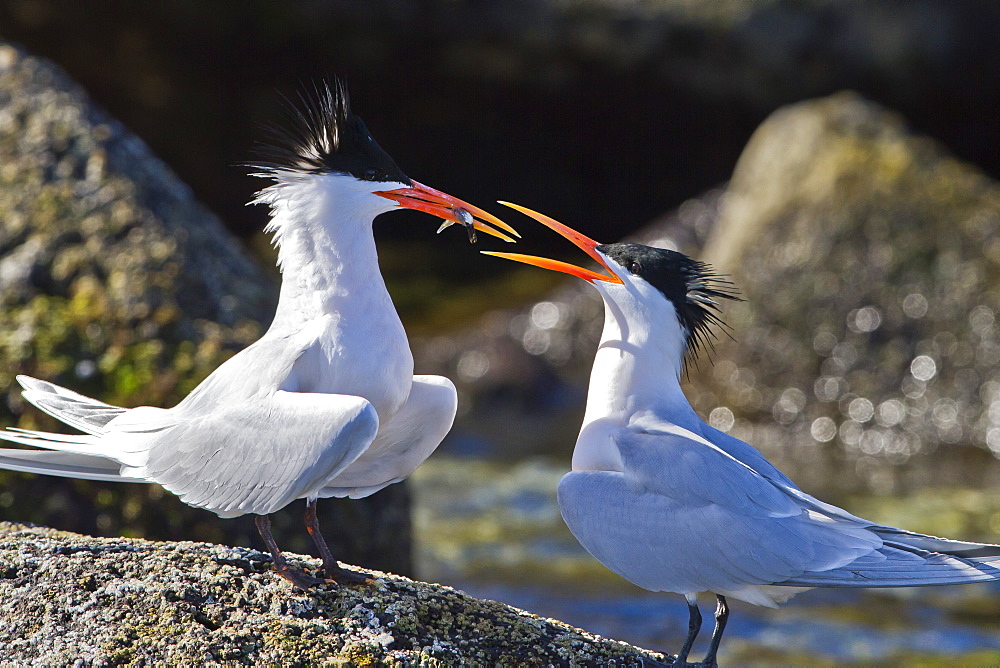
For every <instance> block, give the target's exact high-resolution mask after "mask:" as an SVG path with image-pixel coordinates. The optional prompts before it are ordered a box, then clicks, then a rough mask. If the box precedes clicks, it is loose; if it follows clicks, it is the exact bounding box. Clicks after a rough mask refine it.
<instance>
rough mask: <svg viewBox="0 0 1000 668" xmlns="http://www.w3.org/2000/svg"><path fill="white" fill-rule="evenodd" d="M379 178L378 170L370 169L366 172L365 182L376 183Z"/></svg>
mask: <svg viewBox="0 0 1000 668" xmlns="http://www.w3.org/2000/svg"><path fill="white" fill-rule="evenodd" d="M377 177H378V170H377V169H369V170H368V171H367V172H365V181H374V180H375V179H376V178H377Z"/></svg>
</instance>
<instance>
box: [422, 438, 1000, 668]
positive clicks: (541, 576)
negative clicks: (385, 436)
mask: <svg viewBox="0 0 1000 668" xmlns="http://www.w3.org/2000/svg"><path fill="white" fill-rule="evenodd" d="M564 472H565V471H564V468H563V467H561V466H560V465H558V464H557V463H555V462H551V461H547V460H530V461H525V462H521V463H515V464H509V463H492V462H485V461H482V460H470V459H459V458H454V457H447V456H436V457H432V458H431V459H430V460H429V461H428V462H426V463H425V464H424V465H423V466H422V467H421V468H420V469H419V470H418V471H417V473H416V474H415V475H414V476H413V478H412V480H413V483H414V496H415V505H414V510H415V522H416V535H417V568H418V575H419V577H421V578H422V579H427V580H430V581H436V582H441V583H444V584H448V585H452V586H455V587H458V588H460V589H463V590H465V591H466V592H468V593H470V594H472V595H474V596H479V597H484V598H491V599H494V600H499V601H503V602H506V603H510V604H512V605H515V606H517V607H520V608H523V609H526V610H529V611H531V612H535V613H537V614H539V615H542V616H545V617H554V618H557V619H561V620H563V621H565V622H568V623H570V624H573V625H575V626H578V627H580V628H584V629H586V630H588V631H592V632H595V633H599V634H601V635H604V636H608V637H613V638H618V639H621V640H625V641H628V642H631V643H634V644H636V645H639V646H642V647H646V648H650V649H656V650H661V651H668V652H676V651H677V649H678V648H679V647H680V644H681V642H682V640H683V637H684V635H685V633H686V629H687V606H686V605H685V604H684V600H683V598H681V597H680V596H676V595H671V594H653V593H650V592H646V591H644V590H642V589H639V588H637V587H633V586H632V585H630V584H628V583H627V582H624V581H623V580H621V579H620V578H618V577H617V576H615V575H614V574H612V573H610V572H609V571H607V570H605V569H604V568H603V567H601V566H600V565H599V564H597V562H596V561H594V560H593V559H592V558H591V557H590V556H589V555H588V554H587V553H586V552H585V551H584V550H583V549H582V548H581V547H580V546H579V544H578V543H577V542H576V540H575V539H574V538H573V536H572V535H571V534H570V533H569V532H568V530H567V529H566V528H565V526H564V525H563V523H562V520H561V518H560V516H559V510H558V507H557V505H556V499H555V489H556V484H557V482H558V480H559V478H560V477H561V476H562V475H563V473H564ZM896 501H897V502H898V499H897V500H896ZM869 505H870V501H869ZM987 510H989V509H987ZM878 519H879V521H887V520H886V518H885V517H884V516H883V517H879V518H878ZM904 519H905V518H904ZM713 605H714V601H713V599H712V597H710V596H705V598H704V599H703V602H702V611H703V614H704V616H705V619H706V622H705V627H704V629H703V637H702V638H701V639H700V640H701V642H699V643H698V645H696V649H695V652H694V653H693V654H692V658H697V657H698V656H700V654H699V653H700V652H703V651H704V648H705V643H706V642H707V638H708V636H709V635H710V631H711V629H710V626H711V625H710V620H711V612H712V607H713ZM732 608H733V614H732V616H731V618H730V623H729V627H728V628H727V631H726V641H725V642H724V643H723V651H722V653H721V654H720V660H721V661H722V663H724V664H725V663H730V664H731V663H734V662H736V663H745V662H753V661H759V662H769V661H780V662H783V663H786V664H788V663H793V664H800V665H807V664H816V663H835V664H844V663H863V662H882V663H899V662H905V663H912V662H928V661H930V662H937V661H941V662H942V663H948V664H950V665H955V663H956V662H957V663H960V664H962V665H972V664H979V665H989V664H1000V587H997V586H993V585H968V586H957V587H935V588H923V589H897V590H860V591H848V590H817V591H811V592H807V593H805V594H802V595H800V596H798V597H796V598H794V599H792V601H791V602H789V603H788V604H786V605H784V606H782V607H781V608H780V609H777V610H770V609H766V608H759V607H756V606H750V605H745V604H742V603H740V602H733V606H732Z"/></svg>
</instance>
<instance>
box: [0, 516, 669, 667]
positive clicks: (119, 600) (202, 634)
mask: <svg viewBox="0 0 1000 668" xmlns="http://www.w3.org/2000/svg"><path fill="white" fill-rule="evenodd" d="M291 561H292V563H293V564H296V565H298V566H300V567H301V566H305V567H309V568H318V567H319V566H320V563H319V561H318V560H312V559H308V558H305V557H298V556H295V555H291ZM367 572H368V573H369V574H370V575H371V576H372V579H373V582H371V583H369V584H365V585H359V586H352V587H336V586H322V587H317V588H314V589H312V590H310V591H302V590H299V589H296V588H294V587H292V586H291V585H290V584H289V583H288V582H286V581H285V580H283V579H281V578H280V577H278V576H277V575H275V574H274V572H273V571H272V570H271V564H270V557H269V556H267V555H265V554H263V553H260V552H257V551H254V550H250V549H246V548H233V547H224V546H221V545H212V544H207V543H190V542H183V543H175V542H167V543H156V542H151V541H147V540H139V539H127V538H111V539H105V538H90V537H87V536H81V535H78V534H73V533H67V532H63V531H56V530H53V529H48V528H44V527H35V526H28V525H23V524H12V523H0V647H3V648H4V649H3V651H2V654H3V659H4V661H8V662H11V661H12V662H15V663H21V664H28V663H31V664H37V665H95V666H109V665H122V664H140V665H163V664H168V665H194V664H197V665H220V664H225V665H233V664H252V665H262V664H271V665H339V666H374V665H421V666H456V665H491V666H492V665H536V666H569V665H603V666H655V665H667V661H668V657H665V656H664V655H662V654H658V653H654V652H649V651H647V650H643V649H640V648H638V647H633V646H631V645H627V644H625V643H622V642H618V641H615V640H607V639H604V638H601V637H598V636H594V635H591V634H589V633H586V632H584V631H580V630H579V629H575V628H572V627H570V626H568V625H566V624H563V623H562V622H558V621H555V620H550V619H542V618H539V617H538V616H537V615H533V614H531V613H529V612H525V611H523V610H518V609H516V608H512V607H510V606H507V605H504V604H502V603H495V602H493V601H484V600H478V599H474V598H472V597H470V596H467V595H466V594H464V593H462V592H461V591H457V590H455V589H452V588H450V587H445V586H441V585H435V584H427V583H423V582H414V581H413V580H409V579H407V578H404V577H400V576H398V575H391V574H388V573H380V572H378V571H370V570H369V571H367Z"/></svg>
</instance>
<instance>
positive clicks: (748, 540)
mask: <svg viewBox="0 0 1000 668" xmlns="http://www.w3.org/2000/svg"><path fill="white" fill-rule="evenodd" d="M616 441H617V444H618V446H619V450H620V453H621V456H622V461H623V462H624V471H622V472H615V471H574V472H572V473H569V474H567V475H566V476H565V477H564V478H563V480H562V482H561V483H560V485H559V505H560V509H561V510H562V513H563V517H564V519H565V520H566V524H567V525H568V526H569V528H570V530H571V531H572V532H573V533H574V535H576V536H577V538H578V539H579V540H580V542H581V543H582V544H583V545H584V547H586V548H587V549H588V551H590V552H591V554H593V555H594V556H595V557H596V558H597V559H598V560H600V561H601V562H602V563H604V564H605V565H606V566H608V567H609V568H611V570H613V571H615V572H617V573H618V574H619V575H621V576H622V577H625V578H626V579H628V580H630V581H632V582H634V583H635V584H637V585H639V586H641V587H644V588H646V589H651V590H654V591H657V590H661V591H672V592H677V593H682V594H684V593H691V592H699V591H716V592H729V593H732V592H738V591H740V590H743V589H746V588H747V587H752V586H757V585H770V584H774V583H777V582H784V581H786V580H788V579H789V578H792V577H796V576H800V575H802V574H803V573H805V572H807V571H811V570H830V569H835V568H839V567H841V566H843V565H845V564H847V563H850V562H851V561H853V560H855V559H857V558H859V557H862V556H864V555H866V554H869V553H871V552H872V551H873V550H874V549H876V548H877V547H879V546H880V545H881V543H882V541H881V539H880V538H879V537H878V536H877V535H875V534H874V533H872V532H870V531H868V530H867V529H866V528H865V527H864V526H863V525H859V524H858V523H857V522H855V521H854V520H852V519H846V518H841V517H836V516H830V515H829V514H826V513H823V512H820V511H818V510H817V509H815V508H812V507H809V506H808V505H807V504H804V503H802V501H801V500H800V499H799V498H796V497H795V496H791V495H789V494H788V493H787V492H786V491H785V490H784V489H783V488H781V487H780V486H778V485H776V484H775V483H773V482H772V481H771V480H769V479H767V478H765V477H764V476H762V475H760V474H759V473H757V472H756V471H754V470H753V469H752V468H750V467H749V466H747V465H745V464H743V463H742V462H740V461H738V460H736V459H735V458H734V457H732V456H731V455H729V454H728V453H726V452H724V451H722V450H721V449H719V448H717V447H715V446H714V445H712V444H711V443H709V442H708V441H705V440H704V439H702V438H700V437H697V436H696V435H694V434H692V433H691V432H688V431H686V430H683V429H680V428H677V427H673V425H668V426H667V427H665V430H664V431H662V432H653V433H651V432H648V431H635V430H626V429H623V430H621V431H620V432H619V434H618V435H617V437H616ZM800 494H801V493H800ZM845 515H846V514H845ZM848 517H850V516H848ZM741 598H746V597H741ZM751 598H752V597H751ZM752 602H761V601H752Z"/></svg>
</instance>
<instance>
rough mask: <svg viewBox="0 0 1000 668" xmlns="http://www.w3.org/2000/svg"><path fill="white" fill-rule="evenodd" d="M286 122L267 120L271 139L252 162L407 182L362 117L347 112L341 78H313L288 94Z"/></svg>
mask: <svg viewBox="0 0 1000 668" xmlns="http://www.w3.org/2000/svg"><path fill="white" fill-rule="evenodd" d="M286 103H287V105H286V106H287V111H288V126H287V127H277V126H271V127H268V128H267V130H268V132H269V133H270V135H271V142H270V143H267V144H261V145H260V146H259V147H258V153H259V154H260V156H261V158H262V160H261V161H260V162H254V163H253V164H252V166H253V167H257V168H259V169H263V170H265V171H267V172H274V171H292V172H304V173H308V174H321V173H324V172H330V173H338V174H350V175H351V176H353V177H355V178H356V179H358V180H361V181H375V182H392V183H403V184H406V185H410V183H411V182H410V179H409V178H408V177H407V176H406V174H404V173H403V170H401V169H400V168H399V167H398V166H397V165H396V162H395V161H394V160H393V159H392V158H391V157H389V154H388V153H386V152H385V151H383V150H382V147H381V146H379V145H378V143H376V141H375V140H374V139H372V136H371V133H369V132H368V128H367V127H366V126H365V124H364V121H362V120H361V119H360V118H358V117H357V116H355V115H354V114H352V113H351V103H350V100H349V99H348V97H347V90H346V89H345V88H344V84H343V83H342V82H341V81H340V80H339V79H335V80H334V82H333V87H332V89H331V87H330V86H329V85H328V84H325V83H323V84H316V85H314V86H313V88H312V90H311V91H310V90H308V89H307V90H305V91H303V92H300V93H299V102H298V103H295V102H293V101H291V100H287V99H286Z"/></svg>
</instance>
